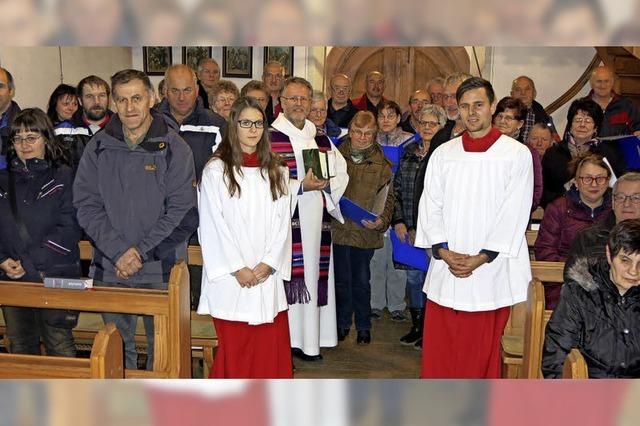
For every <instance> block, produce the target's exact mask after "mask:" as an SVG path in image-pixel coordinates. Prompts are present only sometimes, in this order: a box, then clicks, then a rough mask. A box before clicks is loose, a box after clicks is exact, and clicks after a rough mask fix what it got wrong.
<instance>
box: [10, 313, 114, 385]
mask: <svg viewBox="0 0 640 426" xmlns="http://www.w3.org/2000/svg"><path fill="white" fill-rule="evenodd" d="M123 377H124V366H123V351H122V338H121V337H120V333H118V330H117V329H116V326H115V325H114V324H113V323H109V324H107V325H106V326H105V327H104V328H103V329H102V330H100V331H99V332H98V334H97V335H96V338H95V341H94V342H93V349H92V350H91V357H90V358H89V359H87V358H68V357H55V356H39V355H18V354H4V353H2V354H0V379H39V378H49V379H58V378H73V379H122V378H123Z"/></svg>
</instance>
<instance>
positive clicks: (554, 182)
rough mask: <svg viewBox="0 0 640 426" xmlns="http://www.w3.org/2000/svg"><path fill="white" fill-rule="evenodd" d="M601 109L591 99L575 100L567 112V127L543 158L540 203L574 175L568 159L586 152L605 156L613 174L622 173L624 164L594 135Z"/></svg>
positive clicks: (544, 203)
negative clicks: (562, 136)
mask: <svg viewBox="0 0 640 426" xmlns="http://www.w3.org/2000/svg"><path fill="white" fill-rule="evenodd" d="M602 120H603V113H602V108H601V107H600V105H598V104H597V103H596V102H595V101H593V100H591V99H590V98H582V99H577V100H575V101H573V103H571V106H570V107H569V112H568V113H567V123H568V126H570V127H569V130H568V131H567V132H565V136H564V139H563V140H562V141H560V142H559V143H557V144H555V145H553V146H552V147H550V148H549V149H548V150H547V151H546V152H545V154H544V157H543V158H542V181H543V184H544V186H543V191H542V199H541V200H540V205H541V206H542V207H543V208H546V206H547V204H549V203H550V202H552V201H553V200H555V199H556V198H558V197H560V196H562V194H564V193H565V192H566V190H567V189H568V188H567V183H568V181H569V180H571V178H572V177H573V176H572V175H571V172H570V170H569V168H568V165H569V162H570V161H571V160H572V159H574V158H576V157H578V156H580V155H583V154H586V153H592V154H598V155H601V156H603V157H605V158H606V159H607V161H608V162H609V164H611V166H612V167H613V172H614V173H615V174H616V176H622V175H623V174H624V172H625V165H624V161H623V159H621V158H620V157H619V155H618V153H617V151H616V150H615V149H614V148H612V147H611V146H609V145H607V144H605V143H602V142H601V141H600V140H598V139H597V138H596V135H597V134H598V129H599V128H600V126H601V125H602Z"/></svg>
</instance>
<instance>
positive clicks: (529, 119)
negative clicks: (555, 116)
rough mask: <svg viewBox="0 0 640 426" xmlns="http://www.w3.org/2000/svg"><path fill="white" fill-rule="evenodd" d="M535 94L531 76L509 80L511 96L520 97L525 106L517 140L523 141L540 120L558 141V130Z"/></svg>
mask: <svg viewBox="0 0 640 426" xmlns="http://www.w3.org/2000/svg"><path fill="white" fill-rule="evenodd" d="M537 94H538V92H537V91H536V85H535V83H534V82H533V80H532V79H531V77H528V76H526V75H521V76H519V77H516V78H515V79H514V80H513V81H512V82H511V97H512V98H516V99H520V100H521V101H522V103H523V104H524V106H526V107H527V115H526V116H525V119H524V124H523V125H522V127H521V128H520V134H519V135H518V140H519V141H520V142H525V141H526V140H527V138H528V137H529V132H530V131H531V128H532V127H533V125H534V124H535V123H537V122H541V123H545V124H546V125H547V127H549V129H550V130H551V136H552V137H553V138H554V140H556V141H559V140H560V137H559V136H558V132H557V131H556V128H555V126H554V124H553V120H552V119H551V117H550V116H549V114H547V113H546V111H545V110H544V107H543V106H542V105H540V103H538V102H537V101H536V95H537Z"/></svg>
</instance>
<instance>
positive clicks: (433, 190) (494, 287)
mask: <svg viewBox="0 0 640 426" xmlns="http://www.w3.org/2000/svg"><path fill="white" fill-rule="evenodd" d="M532 193H533V164H532V160H531V153H530V152H529V150H528V149H527V148H526V147H525V146H524V145H522V144H521V143H520V142H518V141H516V140H514V139H512V138H510V137H507V136H504V135H503V136H500V138H499V139H498V140H497V141H496V142H495V143H494V144H493V145H492V146H491V147H490V148H489V149H488V150H487V151H486V152H466V151H465V150H464V148H463V146H462V137H457V138H455V139H453V140H451V141H449V142H447V143H445V144H443V145H442V146H441V147H439V148H438V149H436V150H435V151H434V153H433V155H432V156H431V159H430V160H429V164H428V165H427V171H426V175H425V180H424V191H423V193H422V197H421V199H420V204H419V208H418V224H417V231H416V246H418V247H425V248H429V247H431V246H432V245H434V244H438V243H444V242H446V243H448V245H449V249H451V250H453V251H455V252H458V253H463V254H470V255H475V254H478V252H480V250H482V249H487V250H491V251H495V252H498V253H499V254H498V257H497V258H496V259H494V260H493V262H491V263H485V264H484V265H482V266H480V267H479V268H477V269H476V270H475V271H473V274H472V275H471V276H470V277H468V278H456V277H455V276H454V275H453V274H452V273H451V272H450V271H449V268H448V266H447V264H446V263H445V262H444V261H443V260H435V259H432V260H431V264H430V265H429V271H428V273H427V278H426V280H425V284H424V292H425V293H426V294H427V298H428V299H430V300H432V301H434V302H436V303H437V304H439V305H441V306H445V307H448V308H452V309H456V310H461V311H471V312H472V311H489V310H494V309H498V308H501V307H504V306H510V305H514V304H516V303H518V302H522V301H524V300H526V298H527V286H528V284H529V281H530V280H531V266H530V263H529V250H528V248H527V241H526V239H525V230H526V227H527V222H528V220H529V212H530V209H531V197H532Z"/></svg>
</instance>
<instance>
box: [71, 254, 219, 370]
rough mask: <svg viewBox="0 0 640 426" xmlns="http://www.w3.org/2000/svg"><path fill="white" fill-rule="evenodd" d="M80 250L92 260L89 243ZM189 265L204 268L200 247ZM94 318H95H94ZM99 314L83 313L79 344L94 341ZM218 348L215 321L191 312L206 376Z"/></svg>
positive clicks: (139, 336)
mask: <svg viewBox="0 0 640 426" xmlns="http://www.w3.org/2000/svg"><path fill="white" fill-rule="evenodd" d="M78 246H79V249H80V258H81V259H82V260H91V258H92V256H93V247H92V246H91V243H90V242H89V241H80V243H79V244H78ZM187 256H188V261H187V263H188V265H199V266H202V251H201V250H200V246H189V247H188V249H187ZM92 316H93V317H94V318H92ZM97 316H99V314H91V313H82V314H81V316H80V323H79V324H78V327H76V329H74V336H75V337H76V339H77V341H78V342H88V341H91V339H93V336H94V334H95V332H96V331H97V329H96V324H99V323H100V321H101V319H100V318H95V317H97ZM138 329H139V332H137V333H136V341H137V342H138V343H140V344H141V345H144V342H145V341H146V337H145V335H144V331H143V329H142V326H141V324H140V326H139V327H138ZM217 346H218V338H217V336H216V332H215V329H214V327H213V321H212V320H211V317H210V316H209V315H198V314H197V313H196V312H195V311H191V350H192V356H193V357H194V358H202V359H203V361H204V376H205V377H207V376H208V374H209V371H210V369H211V368H212V366H213V354H214V349H215V348H216V347H217Z"/></svg>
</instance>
